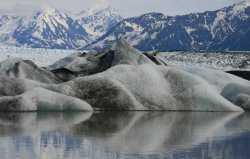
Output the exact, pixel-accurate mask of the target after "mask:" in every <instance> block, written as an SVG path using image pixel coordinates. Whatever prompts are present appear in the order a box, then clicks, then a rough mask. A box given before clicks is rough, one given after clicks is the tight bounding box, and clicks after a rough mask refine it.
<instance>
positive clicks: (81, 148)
mask: <svg viewBox="0 0 250 159" xmlns="http://www.w3.org/2000/svg"><path fill="white" fill-rule="evenodd" d="M249 121H250V114H248V113H244V114H241V113H235V112H234V113H222V112H217V113H209V112H94V113H91V112H89V113H43V112H40V113H1V114H0V143H1V144H0V158H119V157H120V158H123V157H125V156H126V157H133V156H134V157H136V156H138V155H139V156H141V155H142V156H143V155H149V154H151V156H152V155H153V156H154V155H157V157H156V156H154V157H156V158H161V157H162V158H171V157H170V156H173V155H176V154H178V153H179V152H180V151H182V150H187V149H188V150H189V151H192V150H193V149H197V148H195V147H197V146H198V149H202V146H199V145H200V144H202V143H209V144H210V146H213V144H217V146H218V144H223V143H225V144H226V141H227V140H231V139H234V138H237V137H238V136H241V135H242V134H246V133H249V132H250V127H249V126H248V125H249ZM217 139H218V140H217ZM224 141H225V142H224ZM227 145H228V143H227ZM203 146H204V145H203ZM215 146H216V145H215ZM248 146H249V145H248ZM226 148H227V146H224V148H222V149H221V150H220V151H223V152H224V151H226V150H225V149H226ZM210 151H211V152H210V153H208V154H207V155H209V154H213V151H219V150H218V149H214V150H210ZM238 151H239V150H238ZM242 151H243V150H242ZM243 153H244V152H243ZM245 153H247V152H245ZM214 154H218V152H216V153H214ZM219 154H220V153H219ZM221 154H223V155H225V153H221ZM196 155H197V154H196ZM203 155H204V154H203ZM159 156H161V157H159ZM195 157H199V158H203V157H204V156H203V157H202V156H199V155H198V156H195ZM219 157H223V156H219ZM190 158H192V156H191V157H190ZM243 158H244V157H243Z"/></svg>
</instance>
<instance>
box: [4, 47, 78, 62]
mask: <svg viewBox="0 0 250 159" xmlns="http://www.w3.org/2000/svg"><path fill="white" fill-rule="evenodd" d="M74 52H77V51H75V50H58V49H40V48H38V49H33V48H24V47H12V46H0V61H3V60H5V59H7V58H9V57H20V58H22V59H24V60H31V61H33V62H34V63H35V64H37V65H38V66H41V67H43V66H48V65H50V64H52V63H54V62H56V61H57V60H59V59H62V58H64V57H66V56H68V55H70V54H71V53H74Z"/></svg>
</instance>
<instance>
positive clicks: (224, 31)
mask: <svg viewBox="0 0 250 159" xmlns="http://www.w3.org/2000/svg"><path fill="white" fill-rule="evenodd" d="M249 17H250V7H249V3H247V2H241V3H237V4H235V5H232V6H229V7H225V8H223V9H220V10H217V11H207V12H204V13H192V14H187V15H179V16H166V15H163V14H161V13H148V14H143V15H141V16H139V17H132V18H127V19H124V20H122V21H121V22H119V23H118V24H117V25H116V26H115V27H113V28H111V29H110V31H108V32H107V33H106V34H104V35H103V36H102V37H100V38H99V39H97V40H96V41H94V42H93V43H92V44H91V45H88V48H94V49H96V48H102V47H105V46H106V45H110V44H111V43H113V41H114V40H115V39H116V38H117V37H123V38H125V39H126V40H127V41H129V42H130V43H131V44H133V46H135V47H136V48H138V49H140V50H144V51H148V50H154V49H157V50H161V51H163V50H243V51H244V50H250V43H249V41H250V39H249V37H250V28H249V26H250V18H249Z"/></svg>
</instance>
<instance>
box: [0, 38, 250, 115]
mask: <svg viewBox="0 0 250 159" xmlns="http://www.w3.org/2000/svg"><path fill="white" fill-rule="evenodd" d="M146 55H147V56H146ZM17 64H18V67H16V66H17ZM0 66H1V68H0V73H1V78H0V88H1V90H0V110H8V111H14V110H16V111H35V110H86V111H92V110H185V111H243V109H249V106H248V103H250V102H248V99H249V98H248V96H250V93H249V92H248V91H246V90H245V89H242V85H243V86H244V87H246V88H248V87H250V82H249V81H247V80H244V79H242V78H239V77H236V76H234V75H231V74H228V73H225V72H222V71H214V70H209V69H203V68H199V67H173V66H167V64H166V63H164V61H162V59H160V58H159V57H158V56H157V55H156V54H154V53H152V54H143V53H141V52H140V51H138V50H136V49H134V48H132V47H131V46H130V45H129V44H128V43H127V42H126V41H125V40H123V39H119V40H118V42H117V45H116V47H110V48H107V49H105V50H103V51H101V52H89V53H75V54H72V55H70V56H68V57H66V58H64V59H62V60H59V61H58V62H56V63H54V64H52V65H50V66H49V67H47V68H39V67H37V66H36V65H35V64H34V63H32V62H30V61H22V60H20V59H18V60H15V59H8V60H7V61H3V62H2V63H0ZM2 66H3V67H2ZM63 82H64V83H63ZM231 85H233V86H234V89H235V90H237V91H232V93H229V92H230V91H231V90H230V89H228V88H231V87H230V86H231ZM225 92H226V93H225ZM227 93H229V95H228V94H227ZM242 94H244V97H242V96H241V95H242ZM238 96H240V97H239V98H238ZM232 98H233V99H232ZM239 100H240V102H239ZM242 100H243V102H242ZM242 108H243V109H242Z"/></svg>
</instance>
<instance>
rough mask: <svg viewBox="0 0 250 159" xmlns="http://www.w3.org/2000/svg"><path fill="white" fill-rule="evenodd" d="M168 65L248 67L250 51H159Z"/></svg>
mask: <svg viewBox="0 0 250 159" xmlns="http://www.w3.org/2000/svg"><path fill="white" fill-rule="evenodd" d="M158 56H159V57H160V58H161V59H162V60H164V61H165V62H166V63H167V64H169V65H181V66H182V65H188V66H198V67H204V68H209V69H215V70H223V71H228V70H239V69H244V70H248V69H250V52H161V53H159V54H158Z"/></svg>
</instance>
